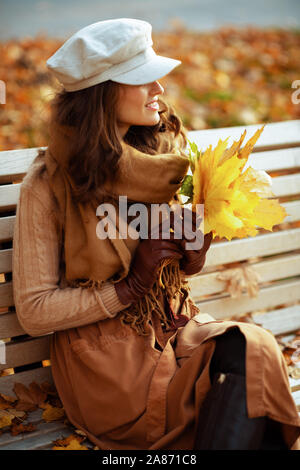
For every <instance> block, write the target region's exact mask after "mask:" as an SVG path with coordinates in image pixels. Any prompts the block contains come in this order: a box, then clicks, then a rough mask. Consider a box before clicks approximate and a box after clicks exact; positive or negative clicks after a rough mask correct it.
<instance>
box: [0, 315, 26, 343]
mask: <svg viewBox="0 0 300 470" xmlns="http://www.w3.org/2000/svg"><path fill="white" fill-rule="evenodd" d="M25 334H26V333H25V331H24V330H23V328H22V327H21V325H20V323H19V321H18V318H17V315H16V313H15V312H8V313H2V314H1V315H0V339H4V338H13V337H16V336H20V335H25Z"/></svg>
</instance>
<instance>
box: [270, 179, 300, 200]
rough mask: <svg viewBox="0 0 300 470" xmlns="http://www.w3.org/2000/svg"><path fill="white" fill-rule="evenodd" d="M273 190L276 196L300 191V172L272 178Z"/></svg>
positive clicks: (290, 194)
mask: <svg viewBox="0 0 300 470" xmlns="http://www.w3.org/2000/svg"><path fill="white" fill-rule="evenodd" d="M272 192H273V193H274V196H276V197H282V196H293V195H295V194H299V193H300V173H295V174H293V175H285V176H276V177H275V178H272Z"/></svg>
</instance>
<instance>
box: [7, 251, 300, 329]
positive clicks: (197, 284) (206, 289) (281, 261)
mask: <svg viewBox="0 0 300 470" xmlns="http://www.w3.org/2000/svg"><path fill="white" fill-rule="evenodd" d="M248 266H249V267H250V268H252V269H253V270H254V271H255V272H256V273H257V274H258V275H259V276H260V278H261V281H260V282H259V284H261V283H263V282H270V281H278V280H280V279H284V278H288V277H292V276H297V275H300V254H290V255H277V256H276V257H274V258H271V259H268V260H266V261H261V262H258V263H251V264H249V265H248ZM229 269H230V268H229ZM226 271H227V269H225V270H224V272H226ZM222 272H223V271H222ZM219 274H220V271H214V272H210V273H205V272H202V274H200V275H198V276H194V277H191V278H189V284H190V287H191V293H192V295H193V296H195V297H196V298H199V297H200V296H201V295H209V294H218V293H222V292H224V288H225V285H226V284H225V282H224V281H221V280H218V279H217V276H218V275H219ZM0 320H1V316H0Z"/></svg>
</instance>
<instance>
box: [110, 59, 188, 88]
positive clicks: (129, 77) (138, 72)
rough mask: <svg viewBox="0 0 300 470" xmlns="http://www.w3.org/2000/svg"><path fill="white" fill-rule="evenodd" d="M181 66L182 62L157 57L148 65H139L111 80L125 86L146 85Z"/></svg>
mask: <svg viewBox="0 0 300 470" xmlns="http://www.w3.org/2000/svg"><path fill="white" fill-rule="evenodd" d="M180 64H181V61H180V60H176V59H171V58H169V57H163V56H160V55H157V56H155V57H154V58H153V59H151V60H149V61H148V62H147V63H146V64H143V65H139V66H138V67H135V68H134V69H132V70H130V71H129V72H125V73H121V74H119V75H117V76H116V77H113V78H111V80H112V81H113V82H117V83H123V84H124V85H144V84H147V83H152V82H154V81H155V80H158V79H159V78H162V77H164V76H165V75H167V74H168V73H170V72H171V71H172V70H173V69H174V68H175V67H177V66H178V65H180Z"/></svg>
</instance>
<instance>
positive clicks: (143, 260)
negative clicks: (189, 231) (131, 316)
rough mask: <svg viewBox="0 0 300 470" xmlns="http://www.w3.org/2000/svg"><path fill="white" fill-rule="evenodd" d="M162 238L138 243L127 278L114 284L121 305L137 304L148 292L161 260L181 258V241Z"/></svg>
mask: <svg viewBox="0 0 300 470" xmlns="http://www.w3.org/2000/svg"><path fill="white" fill-rule="evenodd" d="M162 236H163V234H162V233H160V238H157V239H151V238H147V239H145V240H142V241H141V242H140V243H139V245H138V247H137V249H136V252H135V254H134V258H133V261H132V264H131V266H130V271H129V273H128V275H127V277H126V278H124V279H122V280H121V281H119V282H117V283H116V284H115V289H116V291H117V294H118V297H119V299H120V301H121V303H122V304H124V305H127V304H129V303H134V302H137V301H138V300H139V299H140V298H141V297H143V296H144V295H145V294H146V293H147V292H149V291H150V289H151V288H152V286H153V284H154V282H155V281H156V278H157V270H158V267H159V265H160V263H161V261H162V260H164V259H166V258H172V259H178V260H180V259H181V258H182V256H183V252H182V248H181V246H180V242H181V240H173V239H172V237H171V239H170V240H162V239H161V238H162Z"/></svg>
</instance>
